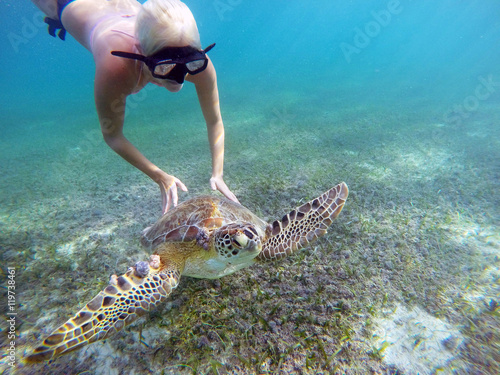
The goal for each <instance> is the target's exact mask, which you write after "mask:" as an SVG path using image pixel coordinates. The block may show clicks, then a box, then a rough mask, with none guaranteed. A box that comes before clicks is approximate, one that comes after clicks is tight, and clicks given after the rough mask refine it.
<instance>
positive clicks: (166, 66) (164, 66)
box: [153, 62, 175, 77]
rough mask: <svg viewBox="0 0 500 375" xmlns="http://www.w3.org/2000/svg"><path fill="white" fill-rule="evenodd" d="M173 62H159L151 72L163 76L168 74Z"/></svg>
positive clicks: (173, 65) (172, 67)
mask: <svg viewBox="0 0 500 375" xmlns="http://www.w3.org/2000/svg"><path fill="white" fill-rule="evenodd" d="M174 67H175V64H172V63H170V62H169V63H159V64H156V65H155V68H154V71H153V73H154V74H155V75H157V76H160V77H163V76H166V75H168V73H170V71H171V70H172V69H174Z"/></svg>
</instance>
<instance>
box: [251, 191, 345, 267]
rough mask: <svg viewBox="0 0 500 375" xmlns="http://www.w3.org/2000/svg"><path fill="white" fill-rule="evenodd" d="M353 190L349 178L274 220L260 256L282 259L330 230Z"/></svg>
mask: <svg viewBox="0 0 500 375" xmlns="http://www.w3.org/2000/svg"><path fill="white" fill-rule="evenodd" d="M348 194H349V190H348V189H347V185H346V184H345V182H341V183H340V184H338V185H337V186H335V187H333V188H331V189H330V190H328V191H327V192H325V193H323V194H321V195H320V196H319V197H317V198H316V199H313V200H312V201H310V202H307V203H306V204H303V205H302V206H300V207H298V208H296V209H295V210H293V211H292V212H290V213H289V214H287V215H285V216H283V218H282V219H281V221H280V220H276V221H274V222H273V223H272V225H271V228H270V235H269V238H268V239H267V241H266V242H264V244H263V246H262V251H261V253H260V254H259V256H258V259H261V260H273V259H280V258H283V257H285V256H287V255H290V254H291V253H293V252H294V251H296V250H298V249H301V248H303V247H305V246H307V245H308V244H309V243H310V242H312V241H314V240H315V239H317V238H318V237H320V236H323V235H324V234H325V233H326V230H327V228H328V227H329V226H330V224H331V223H332V221H333V220H334V219H335V218H336V217H337V216H338V215H339V214H340V211H342V208H343V207H344V203H345V201H346V199H347V195H348Z"/></svg>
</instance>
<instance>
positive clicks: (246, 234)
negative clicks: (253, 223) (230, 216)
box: [243, 229, 253, 240]
mask: <svg viewBox="0 0 500 375" xmlns="http://www.w3.org/2000/svg"><path fill="white" fill-rule="evenodd" d="M243 233H244V234H245V236H247V237H248V238H250V239H251V240H252V239H253V233H252V232H250V231H249V230H246V229H244V230H243Z"/></svg>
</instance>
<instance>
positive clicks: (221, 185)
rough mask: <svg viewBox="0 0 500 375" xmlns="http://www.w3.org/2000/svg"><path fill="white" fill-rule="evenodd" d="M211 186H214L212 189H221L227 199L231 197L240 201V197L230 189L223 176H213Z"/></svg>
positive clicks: (235, 200) (234, 200)
mask: <svg viewBox="0 0 500 375" xmlns="http://www.w3.org/2000/svg"><path fill="white" fill-rule="evenodd" d="M210 187H211V188H212V190H219V191H220V192H221V193H222V194H224V195H225V196H226V198H227V199H230V200H232V201H233V202H236V203H240V202H239V201H238V198H236V195H234V194H233V192H232V191H231V190H229V188H228V187H227V185H226V183H225V182H224V180H223V179H222V177H212V178H211V179H210Z"/></svg>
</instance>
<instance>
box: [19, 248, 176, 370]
mask: <svg viewBox="0 0 500 375" xmlns="http://www.w3.org/2000/svg"><path fill="white" fill-rule="evenodd" d="M181 272H182V269H181V267H179V266H178V265H177V264H175V263H170V264H162V262H161V261H160V257H159V256H158V255H152V256H151V259H150V261H149V262H138V263H137V264H136V265H135V266H134V267H131V268H129V270H128V271H127V272H126V273H125V274H124V275H122V276H120V277H116V275H114V276H113V277H112V278H111V281H110V284H109V285H108V286H107V287H106V288H105V289H104V290H103V291H101V292H100V293H99V294H98V295H97V296H96V297H94V299H92V301H90V302H89V303H87V304H86V305H85V307H84V308H83V309H81V310H80V311H79V312H78V313H77V314H76V315H75V316H74V317H72V318H71V319H69V320H68V321H67V322H66V323H64V324H63V325H62V326H60V327H59V328H58V329H56V330H55V331H54V332H52V334H51V335H50V336H49V337H47V338H46V339H45V340H44V341H43V342H42V344H41V345H40V346H38V347H37V348H36V349H35V350H34V351H33V353H32V354H31V355H29V356H27V357H26V358H25V360H26V362H27V363H33V362H42V361H47V360H51V359H54V358H56V357H59V356H61V355H63V354H66V353H69V352H71V351H73V350H76V349H79V348H81V347H82V346H84V345H87V344H90V343H92V342H95V341H98V340H102V339H106V338H108V337H110V336H111V335H113V334H114V333H116V332H118V331H120V330H121V329H122V328H123V327H125V326H126V325H128V324H130V323H132V322H133V321H134V320H136V319H137V318H138V317H139V316H141V315H143V314H145V313H146V312H147V311H149V310H151V309H152V308H153V307H154V306H156V305H157V304H158V303H160V302H162V301H164V300H165V299H166V298H167V297H168V295H169V294H170V293H171V292H172V289H174V288H175V287H177V285H178V283H179V279H180V275H181Z"/></svg>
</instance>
